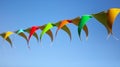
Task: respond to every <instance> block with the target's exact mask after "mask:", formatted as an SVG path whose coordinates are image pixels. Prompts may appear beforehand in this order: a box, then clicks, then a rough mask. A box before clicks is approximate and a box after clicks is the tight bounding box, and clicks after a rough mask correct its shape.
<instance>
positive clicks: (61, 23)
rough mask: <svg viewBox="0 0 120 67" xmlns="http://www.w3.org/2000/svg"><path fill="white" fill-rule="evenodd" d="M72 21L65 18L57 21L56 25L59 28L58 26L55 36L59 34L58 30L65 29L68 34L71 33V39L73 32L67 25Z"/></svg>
mask: <svg viewBox="0 0 120 67" xmlns="http://www.w3.org/2000/svg"><path fill="white" fill-rule="evenodd" d="M71 22H72V21H71V20H63V21H60V22H58V23H56V24H55V25H56V26H57V27H58V28H57V31H56V34H55V36H57V32H58V30H60V29H63V30H64V31H65V32H67V34H68V35H69V37H70V40H71V39H72V37H71V32H70V30H69V28H68V27H67V26H66V25H67V24H68V23H71Z"/></svg>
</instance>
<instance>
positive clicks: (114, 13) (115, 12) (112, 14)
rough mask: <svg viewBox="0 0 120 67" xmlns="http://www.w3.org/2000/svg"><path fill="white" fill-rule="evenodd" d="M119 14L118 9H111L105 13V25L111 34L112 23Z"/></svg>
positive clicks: (119, 10) (119, 9)
mask: <svg viewBox="0 0 120 67" xmlns="http://www.w3.org/2000/svg"><path fill="white" fill-rule="evenodd" d="M119 13H120V8H111V9H109V10H108V12H107V16H108V17H107V18H108V22H107V24H108V27H109V29H110V30H111V32H112V26H113V23H114V21H115V19H116V17H117V16H118V14H119Z"/></svg>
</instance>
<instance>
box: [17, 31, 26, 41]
mask: <svg viewBox="0 0 120 67" xmlns="http://www.w3.org/2000/svg"><path fill="white" fill-rule="evenodd" d="M24 32H25V31H24V30H23V29H20V30H17V31H16V32H15V33H16V34H18V35H19V36H21V37H23V38H24V39H25V40H26V41H27V36H26V35H25V34H24Z"/></svg>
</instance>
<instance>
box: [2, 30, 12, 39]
mask: <svg viewBox="0 0 120 67" xmlns="http://www.w3.org/2000/svg"><path fill="white" fill-rule="evenodd" d="M12 34H14V33H13V32H11V31H8V32H6V33H5V37H4V39H5V40H6V39H7V38H8V37H9V36H10V35H12Z"/></svg>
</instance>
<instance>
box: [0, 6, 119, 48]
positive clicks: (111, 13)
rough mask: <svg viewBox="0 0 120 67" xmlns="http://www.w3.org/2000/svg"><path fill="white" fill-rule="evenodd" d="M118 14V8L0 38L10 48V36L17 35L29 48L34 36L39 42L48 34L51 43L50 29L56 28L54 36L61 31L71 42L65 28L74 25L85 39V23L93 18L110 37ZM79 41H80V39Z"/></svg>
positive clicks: (22, 30) (86, 30) (67, 30)
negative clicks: (27, 34) (83, 33)
mask: <svg viewBox="0 0 120 67" xmlns="http://www.w3.org/2000/svg"><path fill="white" fill-rule="evenodd" d="M119 13H120V8H110V9H109V10H107V11H102V12H99V13H96V14H90V15H83V16H81V17H76V18H74V19H71V20H70V19H68V20H62V21H59V22H57V23H48V24H45V25H42V26H32V27H31V28H27V29H19V30H17V31H14V32H12V31H7V32H5V33H2V34H0V36H1V37H2V38H3V39H4V40H6V41H7V42H8V43H9V44H10V45H11V47H12V41H11V39H10V36H11V35H12V34H17V35H19V36H21V37H23V38H24V39H25V40H26V41H27V44H28V47H29V41H30V38H31V37H32V36H34V37H35V38H36V39H37V40H38V41H39V39H40V41H41V39H42V37H43V35H44V34H48V35H49V37H50V38H51V41H53V33H52V31H51V29H52V28H54V27H57V30H56V34H55V36H56V35H57V32H58V31H59V30H60V29H62V30H64V31H65V32H66V33H67V34H68V35H69V37H70V40H71V39H72V37H71V32H70V29H69V28H68V27H67V24H74V25H76V26H77V27H78V35H79V37H80V35H81V31H82V30H84V31H85V34H86V38H88V27H87V25H86V23H87V22H88V21H89V20H90V19H91V18H95V19H96V20H98V22H99V23H101V24H102V25H103V26H104V27H105V28H106V30H107V32H108V35H112V33H113V32H112V26H113V23H114V21H115V19H116V17H117V16H118V15H119ZM37 30H42V32H41V34H40V38H39V37H38V35H37V33H36V31H37ZM25 32H27V33H29V36H28V37H27V36H26V35H25ZM80 39H81V37H80Z"/></svg>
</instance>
